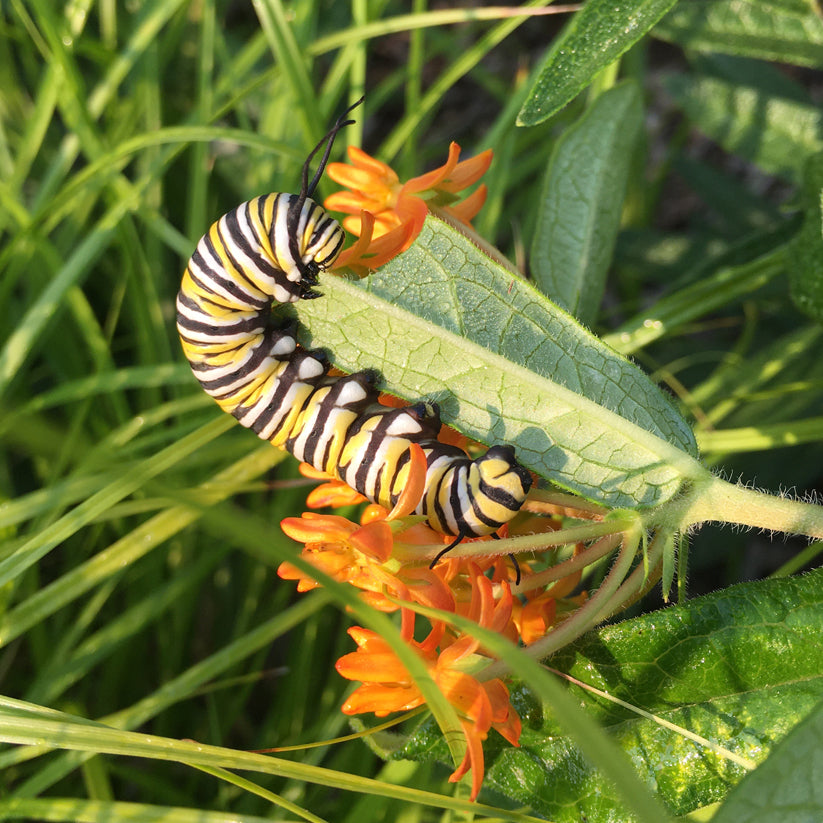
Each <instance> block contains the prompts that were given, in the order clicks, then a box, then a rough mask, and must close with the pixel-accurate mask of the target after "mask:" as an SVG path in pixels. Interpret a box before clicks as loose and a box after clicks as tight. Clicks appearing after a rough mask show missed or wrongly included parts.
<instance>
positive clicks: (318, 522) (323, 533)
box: [280, 512, 357, 543]
mask: <svg viewBox="0 0 823 823" xmlns="http://www.w3.org/2000/svg"><path fill="white" fill-rule="evenodd" d="M280 528H281V529H283V531H284V532H285V534H286V535H287V536H288V537H291V539H292V540H297V541H298V542H300V543H322V542H327V541H339V540H341V539H342V540H345V539H346V538H348V536H349V535H350V534H351V533H352V532H353V531H354V530H355V529H356V528H357V526H356V525H355V524H354V523H352V522H351V521H350V520H346V518H345V517H340V516H339V515H336V514H315V513H314V512H303V516H302V517H286V518H285V519H283V520H281V521H280Z"/></svg>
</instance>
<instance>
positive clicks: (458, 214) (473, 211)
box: [444, 183, 489, 223]
mask: <svg viewBox="0 0 823 823" xmlns="http://www.w3.org/2000/svg"><path fill="white" fill-rule="evenodd" d="M488 192H489V189H488V186H486V184H485V183H483V184H481V185H480V186H478V187H477V188H476V189H475V190H474V191H473V192H472V193H471V194H470V195H469V196H468V197H466V198H464V199H463V200H461V201H460V202H459V203H454V204H453V205H451V206H446V207H445V208H444V211H445V212H447V213H448V214H450V215H451V216H452V217H454V218H455V219H457V220H459V221H460V222H461V223H471V221H472V220H473V219H474V217H475V216H476V215H477V212H479V211H480V209H482V208H483V204H484V203H485V202H486V195H487V194H488Z"/></svg>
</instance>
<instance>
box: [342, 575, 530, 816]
mask: <svg viewBox="0 0 823 823" xmlns="http://www.w3.org/2000/svg"><path fill="white" fill-rule="evenodd" d="M470 565H471V569H470V573H471V580H472V600H471V605H470V607H469V615H470V616H471V617H472V618H473V619H474V620H475V621H476V622H477V623H478V625H480V626H484V627H485V628H488V629H491V630H492V631H496V632H500V631H503V630H504V629H505V627H506V626H507V625H508V624H509V621H510V619H511V613H512V594H511V589H510V588H509V587H508V585H507V584H505V583H504V584H501V587H500V588H501V591H502V596H501V597H500V599H499V600H498V601H497V602H495V600H494V587H493V585H492V583H491V581H490V580H488V579H487V578H486V577H484V576H483V574H482V573H481V572H480V569H479V567H477V566H475V565H473V564H470ZM403 617H404V619H403V621H402V628H401V634H402V636H403V639H404V640H405V641H406V642H407V643H408V644H409V645H410V646H411V647H412V648H413V649H414V650H415V651H416V652H417V653H418V655H420V657H421V659H422V660H423V662H424V663H425V664H426V668H427V669H428V671H429V673H430V674H431V676H432V679H433V680H434V681H435V683H436V684H437V685H438V686H439V688H440V690H441V691H442V692H443V694H444V696H445V697H446V698H447V699H448V701H449V702H450V703H451V704H452V705H453V706H454V708H455V709H456V710H457V713H458V717H459V719H460V724H461V726H462V727H463V732H464V734H465V735H466V743H467V747H466V755H465V757H464V758H463V762H462V763H461V764H460V765H459V766H458V767H457V769H456V770H455V771H454V773H453V774H452V775H451V777H450V778H449V779H450V780H451V781H452V782H456V781H458V780H460V778H461V777H463V775H465V774H466V773H467V772H468V771H469V770H471V772H472V791H471V798H472V800H474V799H475V798H476V797H477V795H478V793H479V792H480V787H481V785H482V783H483V775H484V772H485V761H484V757H483V741H484V740H485V739H486V737H487V736H488V733H489V730H490V729H492V728H494V729H496V730H497V731H498V732H499V733H500V734H501V735H503V737H504V738H505V739H506V740H508V741H509V743H511V744H512V745H514V746H517V745H518V740H519V738H520V731H521V723H520V718H519V717H518V715H517V712H516V711H515V710H514V707H513V706H512V705H511V703H510V702H509V692H508V690H507V689H506V687H505V685H504V684H503V682H502V681H501V680H499V679H495V680H489V681H486V682H480V681H479V680H477V679H476V678H475V677H473V676H472V675H471V674H470V673H469V672H468V671H467V670H466V669H467V668H469V667H470V668H475V667H477V666H478V665H481V666H482V665H483V661H482V659H481V660H478V649H479V647H480V644H479V642H478V641H477V640H475V639H474V638H473V637H472V636H471V635H462V636H460V637H459V638H457V639H454V638H453V636H450V633H449V632H448V631H447V630H446V628H445V625H444V624H443V623H441V622H437V623H435V624H434V625H433V627H432V630H431V631H430V632H429V634H428V636H427V637H426V638H425V640H423V641H421V642H418V641H416V640H415V639H414V614H413V613H411V612H409V611H408V610H404V611H403ZM349 634H350V635H351V636H352V638H353V639H354V641H355V642H356V643H357V646H358V649H357V651H356V652H352V653H351V654H347V655H344V656H343V657H341V658H340V660H338V661H337V671H338V672H339V673H340V674H341V675H342V676H343V677H345V678H346V679H348V680H359V681H361V682H362V685H361V686H358V688H357V689H355V690H354V692H352V694H351V695H350V696H349V698H348V700H347V701H346V702H345V703H344V705H343V712H344V713H345V714H359V713H361V712H367V711H368V712H374V714H376V715H377V716H378V717H384V716H385V715H387V714H389V713H391V712H396V711H407V710H409V709H413V708H416V707H417V706H420V705H422V704H423V702H424V698H423V695H422V694H421V692H420V690H419V689H418V688H417V685H416V684H415V683H414V681H413V679H412V678H411V675H410V674H409V673H408V671H407V669H406V668H405V666H404V665H403V664H402V663H401V662H400V660H399V659H398V658H397V656H396V655H395V654H394V652H393V651H392V649H391V647H390V646H389V644H388V643H386V641H385V640H383V639H382V638H381V637H380V636H379V635H377V634H375V633H374V632H372V631H369V630H368V629H363V628H360V627H356V626H355V627H353V628H352V629H350V630H349ZM450 641H451V642H450ZM444 646H445V648H443V647H444ZM438 647H439V648H441V651H440V652H439V653H438V651H437V650H438Z"/></svg>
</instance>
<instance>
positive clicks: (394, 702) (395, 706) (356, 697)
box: [342, 683, 424, 717]
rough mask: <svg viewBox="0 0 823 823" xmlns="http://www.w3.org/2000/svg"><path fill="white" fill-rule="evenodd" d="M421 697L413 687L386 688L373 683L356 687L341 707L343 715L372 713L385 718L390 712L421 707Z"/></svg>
mask: <svg viewBox="0 0 823 823" xmlns="http://www.w3.org/2000/svg"><path fill="white" fill-rule="evenodd" d="M423 702H424V701H423V697H422V696H421V694H420V692H419V691H418V690H417V689H416V688H414V687H413V686H409V687H400V686H394V687H386V686H381V685H378V684H374V683H364V684H363V685H362V686H358V688H356V689H355V690H354V691H353V692H352V693H351V694H350V695H349V696H348V698H347V699H346V702H345V703H344V704H343V706H342V711H343V714H361V713H362V712H374V714H376V715H377V716H378V717H385V716H386V715H387V714H391V713H392V712H404V711H409V709H416V708H417V707H418V706H421V705H423Z"/></svg>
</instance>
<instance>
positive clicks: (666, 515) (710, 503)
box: [648, 475, 823, 539]
mask: <svg viewBox="0 0 823 823" xmlns="http://www.w3.org/2000/svg"><path fill="white" fill-rule="evenodd" d="M650 514H651V515H652V516H651V517H650V518H649V520H650V521H653V522H652V523H649V524H648V525H655V524H667V525H668V526H669V527H671V526H672V525H673V524H674V518H677V521H676V522H677V525H678V526H679V528H680V529H682V530H685V529H687V528H688V527H689V526H694V525H699V524H702V523H706V522H709V521H715V522H719V523H737V524H740V525H742V526H752V527H754V528H760V529H768V530H770V531H777V532H784V533H786V534H802V535H806V536H807V537H814V538H817V539H823V506H817V505H814V504H812V503H802V502H800V501H798V500H790V499H788V498H786V497H778V496H775V495H771V494H767V493H766V492H762V491H757V490H756V489H749V488H745V487H744V486H736V485H734V484H733V483H728V482H726V481H725V480H721V479H720V478H719V477H714V476H713V475H708V476H707V477H706V478H703V479H701V481H700V482H699V483H698V484H697V485H696V486H695V487H694V489H692V491H690V492H689V493H687V494H686V495H684V496H683V497H681V498H678V499H677V500H674V501H672V502H671V503H670V504H667V505H665V506H663V507H661V508H660V509H658V510H657V511H656V512H654V513H651V512H650ZM661 515H662V517H661Z"/></svg>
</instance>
